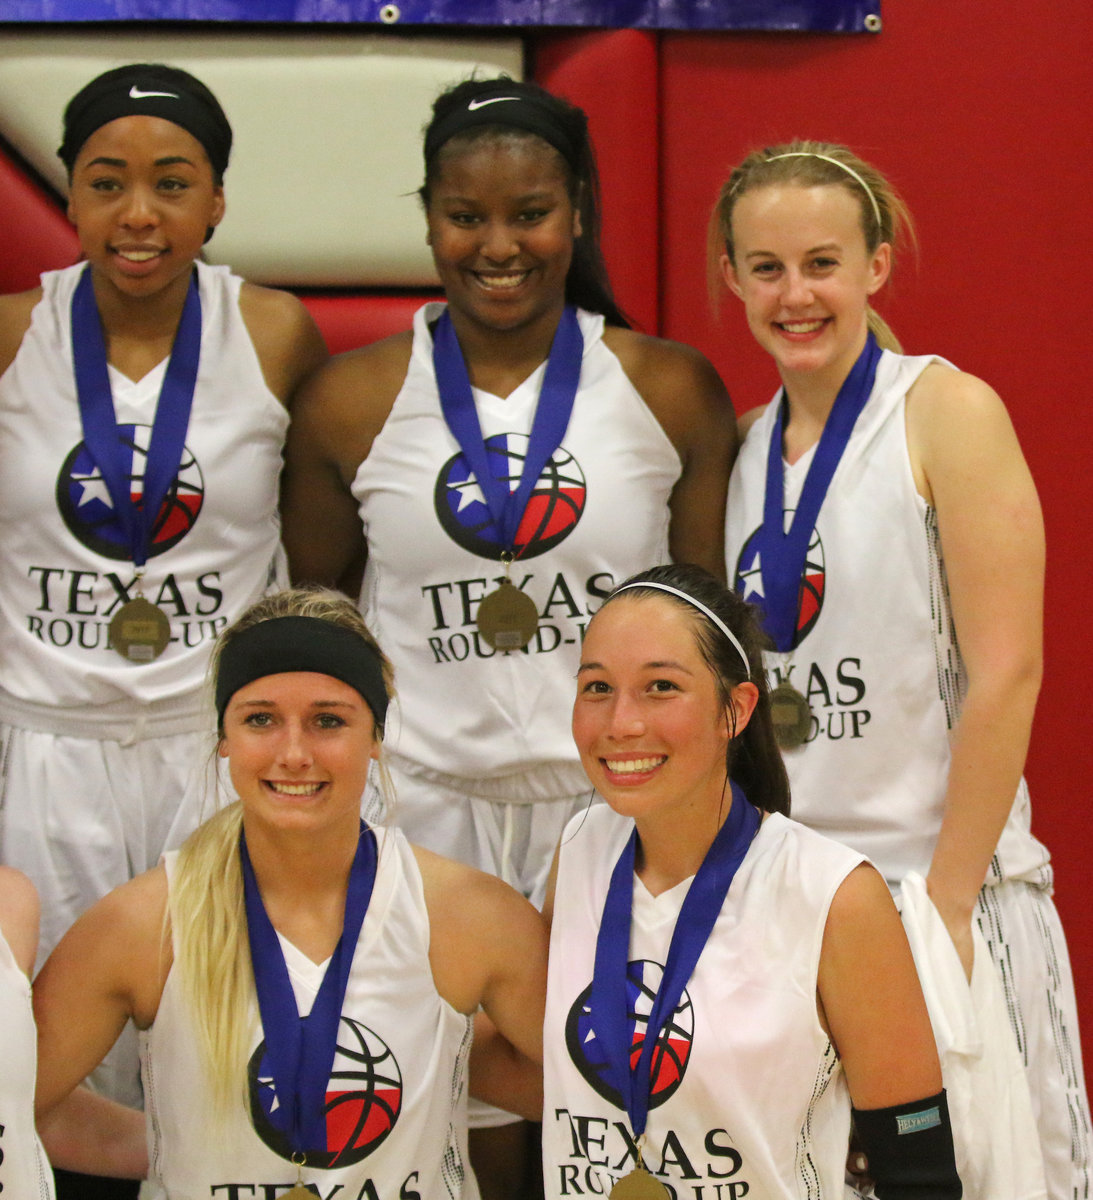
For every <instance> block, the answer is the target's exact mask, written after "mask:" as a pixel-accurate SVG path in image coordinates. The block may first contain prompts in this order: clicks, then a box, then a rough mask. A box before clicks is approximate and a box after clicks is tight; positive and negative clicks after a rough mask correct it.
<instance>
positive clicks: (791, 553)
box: [755, 331, 881, 651]
mask: <svg viewBox="0 0 1093 1200" xmlns="http://www.w3.org/2000/svg"><path fill="white" fill-rule="evenodd" d="M880 357H881V350H880V347H879V346H878V345H877V339H876V338H875V337H874V336H873V334H872V332H871V331H870V333H869V334H868V336H867V337H866V340H865V349H864V350H862V352H861V354H860V355H858V359H857V361H856V362H855V363H854V365H853V367H852V368H851V369H850V374H849V375H848V376H847V377H846V379H845V380H844V381H843V385H842V387H841V388H840V389H839V394H838V396H836V397H835V403H834V405H833V406H832V408H831V412H830V413H829V414H828V417H827V420H826V421H825V422H824V431H823V433H822V434H821V435H820V441H819V444H818V445H817V446H816V454H815V456H814V457H813V459H812V463H811V465H810V466H809V468H808V474H807V475H806V476H805V483H804V487H803V488H802V489H801V498H800V499H799V500H798V501H797V509H796V511H795V512H794V514H793V520H792V521H791V522H790V526H789V529H788V530H787V529H786V527H785V511H784V504H785V465H784V463H783V460H782V430H783V426H784V421H785V414H786V394H785V389H783V390H782V395H781V397H780V400H779V404H778V416H777V419H776V420H775V422H774V430H773V432H772V433H771V435H770V448H769V450H768V452H767V483H766V493H765V495H764V500H763V524H762V526H761V528H760V530H759V532H758V534H757V536H756V541H757V543H758V546H757V549H758V552H759V556H760V557H759V567H760V573H761V575H762V578H763V595H762V597H756V598H755V599H756V602H757V603H758V604H759V606H760V607H761V608H762V609H763V612H764V616H765V618H766V619H765V622H764V627H765V629H766V631H767V633H769V634H770V636H771V639H772V640H773V642H774V645H775V647H776V648H777V649H779V650H781V651H788V650H792V649H793V648H794V646H795V645H796V644H797V611H798V608H799V606H800V601H801V577H802V575H803V574H804V569H805V562H806V560H807V556H808V543H809V541H810V540H811V538H812V531H813V529H814V528H815V526H816V518H817V517H818V516H819V515H820V509H821V507H822V506H823V502H824V497H825V496H826V495H827V489H828V487H829V486H830V485H831V480H832V478H833V477H834V475H835V471H836V470H837V469H838V466H839V463H840V462H841V461H842V456H843V451H844V450H845V449H846V445H847V442H849V441H850V434H851V433H852V432H853V429H854V423H855V422H856V421H857V419H858V417H859V416H860V415H861V411H862V409H863V408H864V407H865V403H866V401H867V400H868V399H869V396H870V393H871V392H872V391H873V381H874V380H875V378H876V375H877V364H878V363H879V362H880Z"/></svg>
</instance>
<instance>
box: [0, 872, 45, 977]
mask: <svg viewBox="0 0 1093 1200" xmlns="http://www.w3.org/2000/svg"><path fill="white" fill-rule="evenodd" d="M40 911H41V909H40V906H39V903H38V893H37V892H36V891H35V890H34V884H33V883H31V882H30V880H29V879H28V878H27V877H26V876H25V875H24V874H23V873H22V872H21V871H16V870H15V869H14V867H0V933H2V934H3V935H4V940H5V941H6V942H7V943H8V946H10V947H11V952H12V954H13V955H14V956H15V961H16V962H17V963H18V964H19V966H20V967H21V968H22V969H23V971H25V972H26V974H27V975H28V976H29V975H30V973H31V971H32V970H33V969H34V959H35V956H36V955H37V953H38V917H39V914H40Z"/></svg>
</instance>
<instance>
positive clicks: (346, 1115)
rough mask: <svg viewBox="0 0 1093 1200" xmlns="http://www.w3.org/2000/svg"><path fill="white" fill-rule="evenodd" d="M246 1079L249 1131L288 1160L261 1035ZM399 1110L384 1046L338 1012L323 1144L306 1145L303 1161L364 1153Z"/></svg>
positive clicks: (322, 1163) (318, 1162)
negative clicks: (275, 1116) (275, 1114)
mask: <svg viewBox="0 0 1093 1200" xmlns="http://www.w3.org/2000/svg"><path fill="white" fill-rule="evenodd" d="M247 1084H248V1089H249V1092H250V1111H251V1122H252V1124H253V1125H254V1129H255V1131H256V1132H257V1134H258V1136H259V1137H260V1138H261V1139H262V1141H263V1142H265V1144H266V1145H267V1146H268V1147H269V1148H270V1149H271V1150H272V1151H273V1152H274V1153H275V1154H278V1155H280V1156H281V1157H282V1158H284V1159H289V1160H291V1158H292V1147H291V1146H290V1145H289V1143H288V1140H287V1139H286V1138H285V1136H284V1135H283V1134H282V1133H281V1132H280V1130H278V1129H277V1128H276V1127H275V1126H274V1125H273V1123H272V1122H271V1121H270V1113H271V1112H272V1111H273V1110H274V1108H275V1107H276V1105H277V1096H276V1093H275V1091H274V1088H273V1073H272V1071H271V1070H270V1067H269V1064H268V1063H267V1061H266V1043H265V1042H264V1041H263V1042H261V1043H260V1044H259V1046H258V1048H257V1049H256V1050H255V1052H254V1054H253V1055H251V1059H250V1063H249V1064H248V1067H247ZM401 1110H402V1072H401V1071H400V1070H399V1065H398V1063H397V1062H396V1061H395V1056H394V1054H392V1052H391V1049H390V1047H388V1046H387V1044H386V1043H385V1042H384V1041H383V1039H382V1038H381V1037H379V1035H378V1034H376V1033H374V1032H373V1031H372V1030H371V1029H369V1028H368V1027H367V1026H366V1025H362V1024H361V1023H360V1022H359V1021H354V1020H351V1019H350V1018H349V1017H345V1016H343V1017H342V1018H341V1019H340V1020H339V1022H338V1045H337V1048H336V1050H335V1052H334V1065H333V1066H332V1067H331V1070H330V1082H329V1083H328V1084H327V1088H326V1104H325V1106H324V1109H323V1114H324V1118H325V1124H326V1149H325V1151H324V1150H322V1149H318V1150H314V1149H310V1150H308V1152H307V1161H308V1165H309V1166H312V1167H320V1168H326V1169H329V1168H333V1167H348V1166H352V1165H353V1164H354V1163H357V1162H360V1161H361V1159H363V1158H367V1157H368V1155H369V1154H371V1153H373V1151H375V1150H376V1149H377V1148H378V1147H379V1146H380V1145H382V1144H383V1142H384V1141H386V1139H387V1137H388V1135H389V1134H390V1133H391V1131H392V1130H393V1129H394V1127H395V1124H396V1123H397V1121H398V1117H399V1113H400V1111H401Z"/></svg>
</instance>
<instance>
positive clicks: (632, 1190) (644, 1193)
mask: <svg viewBox="0 0 1093 1200" xmlns="http://www.w3.org/2000/svg"><path fill="white" fill-rule="evenodd" d="M609 1200H668V1189H667V1188H666V1187H665V1186H664V1184H663V1183H661V1182H660V1180H659V1179H657V1178H656V1177H655V1176H653V1175H650V1174H649V1172H648V1171H647V1170H646V1169H645V1168H644V1167H635V1168H634V1169H633V1170H632V1171H631V1172H630V1174H629V1175H624V1176H623V1177H622V1178H621V1179H620V1180H619V1181H618V1183H616V1184H615V1186H614V1187H613V1188H612V1189H611V1191H610V1193H609Z"/></svg>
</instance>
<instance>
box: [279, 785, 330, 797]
mask: <svg viewBox="0 0 1093 1200" xmlns="http://www.w3.org/2000/svg"><path fill="white" fill-rule="evenodd" d="M322 786H323V785H322V784H321V783H271V784H270V787H272V788H273V790H274V791H275V792H281V793H282V794H283V795H285V796H314V795H315V793H316V792H317V791H318V790H319V788H321V787H322Z"/></svg>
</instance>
